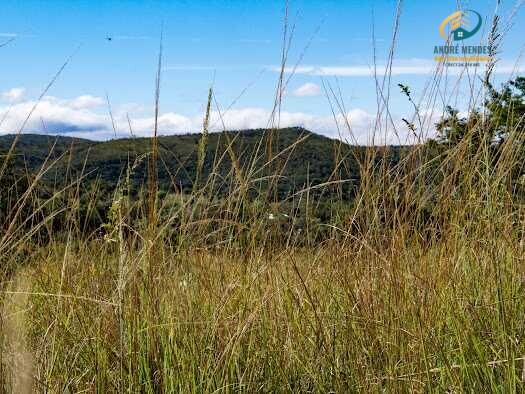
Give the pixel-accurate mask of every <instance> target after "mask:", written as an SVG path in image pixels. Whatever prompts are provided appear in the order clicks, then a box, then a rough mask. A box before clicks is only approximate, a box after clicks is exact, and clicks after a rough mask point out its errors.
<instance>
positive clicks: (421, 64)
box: [269, 59, 525, 77]
mask: <svg viewBox="0 0 525 394" xmlns="http://www.w3.org/2000/svg"><path fill="white" fill-rule="evenodd" d="M438 66H440V69H443V70H446V72H447V73H448V74H449V75H459V74H460V73H462V72H464V70H465V68H464V67H446V68H445V67H442V65H440V64H438V63H437V62H435V61H433V60H426V59H405V60H403V59H400V60H399V61H397V62H395V63H394V64H393V65H392V67H391V68H387V66H386V65H384V64H377V65H376V66H375V71H374V66H373V65H351V66H322V65H304V66H299V67H296V68H294V67H286V68H285V70H284V71H285V73H287V74H291V73H294V74H302V75H310V76H325V77H331V76H337V77H372V76H374V73H375V74H376V75H377V76H380V77H381V76H384V75H385V74H387V73H390V74H391V75H431V74H433V73H434V72H436V70H437V68H438ZM269 68H270V70H271V71H273V72H281V67H280V66H270V67H269ZM469 69H470V70H477V71H476V72H477V73H478V74H480V73H483V72H484V70H485V62H481V63H480V67H477V68H474V67H469ZM524 71H525V64H516V63H512V62H506V61H504V62H499V63H497V65H496V67H495V69H494V73H495V74H511V73H516V72H524Z"/></svg>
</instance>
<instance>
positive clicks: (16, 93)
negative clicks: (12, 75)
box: [0, 88, 26, 103]
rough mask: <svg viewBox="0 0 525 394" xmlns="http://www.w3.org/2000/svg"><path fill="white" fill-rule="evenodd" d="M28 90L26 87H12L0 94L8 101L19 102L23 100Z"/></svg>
mask: <svg viewBox="0 0 525 394" xmlns="http://www.w3.org/2000/svg"><path fill="white" fill-rule="evenodd" d="M25 92H26V90H25V89H24V88H12V89H9V90H7V91H5V92H2V93H1V94H0V97H1V98H2V100H4V101H7V102H8V103H17V102H20V101H22V99H23V98H24V95H25Z"/></svg>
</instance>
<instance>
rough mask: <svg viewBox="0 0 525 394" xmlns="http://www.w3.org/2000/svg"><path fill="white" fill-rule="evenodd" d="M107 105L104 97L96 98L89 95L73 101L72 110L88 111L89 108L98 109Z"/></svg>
mask: <svg viewBox="0 0 525 394" xmlns="http://www.w3.org/2000/svg"><path fill="white" fill-rule="evenodd" d="M104 104H106V101H105V100H104V99H103V98H102V97H95V96H91V95H89V94H87V95H84V96H78V97H77V98H75V99H73V100H71V103H70V105H71V108H75V109H87V108H96V107H100V106H102V105H104Z"/></svg>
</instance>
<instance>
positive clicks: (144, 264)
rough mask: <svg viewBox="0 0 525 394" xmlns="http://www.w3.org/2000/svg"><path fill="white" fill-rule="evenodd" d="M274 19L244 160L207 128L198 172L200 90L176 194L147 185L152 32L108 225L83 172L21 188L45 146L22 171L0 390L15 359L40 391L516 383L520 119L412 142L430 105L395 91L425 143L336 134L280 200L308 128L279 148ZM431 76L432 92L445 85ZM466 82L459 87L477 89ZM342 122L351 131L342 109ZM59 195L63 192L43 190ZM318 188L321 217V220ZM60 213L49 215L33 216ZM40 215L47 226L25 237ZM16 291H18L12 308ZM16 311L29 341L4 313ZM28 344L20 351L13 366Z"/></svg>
mask: <svg viewBox="0 0 525 394" xmlns="http://www.w3.org/2000/svg"><path fill="white" fill-rule="evenodd" d="M400 10H401V9H400V7H399V8H398V15H397V17H396V21H395V27H394V40H393V43H392V50H391V52H390V59H391V58H392V57H393V56H394V52H395V40H396V39H397V34H396V32H397V28H398V26H399V23H400V22H399V17H400ZM286 19H287V17H286ZM285 26H287V22H286V23H285ZM493 30H497V27H495V28H494V29H493ZM292 32H293V29H292ZM493 34H495V33H493ZM289 35H290V32H289V30H288V29H287V28H285V30H284V40H283V42H284V44H283V52H282V62H283V65H282V69H281V73H280V75H279V79H278V83H277V85H278V86H277V93H276V98H275V106H274V114H273V116H272V120H271V122H270V124H269V130H270V131H269V132H268V133H267V134H266V135H265V136H264V137H263V139H262V140H261V141H260V143H259V144H258V148H257V149H255V151H254V152H253V155H252V157H250V158H249V160H241V159H240V157H239V152H238V151H236V150H235V149H234V147H235V142H236V139H237V138H238V136H234V137H231V135H230V134H228V133H226V132H224V133H222V134H221V138H223V139H224V140H225V141H226V143H225V145H226V149H225V150H224V151H217V152H216V153H215V156H214V157H213V158H208V159H209V160H212V163H213V165H212V171H211V172H210V175H209V176H207V177H203V176H202V166H203V163H204V161H205V160H206V153H205V152H206V149H205V148H206V143H207V136H208V127H209V120H210V110H211V107H212V104H213V102H214V96H213V92H212V90H211V89H210V91H209V96H208V101H207V110H206V115H205V119H204V122H203V133H202V137H201V140H200V143H199V145H198V147H197V167H198V168H197V169H198V171H197V177H196V179H195V187H194V188H193V190H192V191H191V192H190V193H173V194H172V195H169V196H168V197H166V198H159V195H158V185H157V171H158V168H157V166H158V165H162V162H163V160H165V158H163V157H162V156H161V155H159V152H158V145H157V144H158V141H157V128H156V126H157V119H158V113H159V98H160V77H161V74H160V71H161V60H162V40H161V48H160V52H159V63H158V70H157V79H156V94H155V101H156V105H155V118H156V121H155V130H154V132H153V138H152V140H151V142H152V149H151V153H150V154H149V155H147V157H146V156H142V157H138V158H137V159H136V161H135V162H134V163H130V165H129V168H128V169H127V173H126V175H125V176H124V177H123V179H122V180H121V182H119V185H118V186H117V189H116V191H115V194H114V199H113V203H112V206H111V209H110V212H109V214H108V219H107V223H106V225H105V226H104V231H105V236H104V237H99V236H95V234H90V235H86V234H85V233H84V232H83V231H81V230H80V229H81V228H83V227H82V225H80V224H79V221H80V219H79V216H80V215H79V209H80V208H79V203H78V201H79V193H80V191H79V190H80V189H79V188H77V187H76V186H77V185H78V184H80V183H81V182H82V181H83V178H82V177H81V178H80V179H72V180H69V179H68V182H67V187H66V188H64V189H60V190H57V191H56V193H55V194H54V195H53V197H51V198H50V199H47V200H44V201H42V200H41V199H38V198H37V197H36V192H35V190H36V189H37V188H38V185H39V180H40V179H41V178H42V176H43V175H44V174H45V173H46V171H49V170H51V169H52V168H53V165H54V163H55V162H54V161H53V160H49V161H46V163H45V164H44V166H43V168H42V170H41V171H39V173H38V174H36V175H30V174H28V177H30V178H29V179H30V182H29V185H30V187H29V188H28V189H27V191H26V192H25V193H23V194H22V196H21V197H20V199H18V200H17V201H15V202H14V203H13V206H12V210H11V212H12V214H10V215H9V216H8V217H7V219H6V223H3V225H2V226H1V232H0V261H1V263H2V271H3V282H2V286H3V287H2V289H3V302H4V308H3V309H2V344H3V347H2V352H1V353H0V355H1V360H0V366H1V371H0V372H1V374H0V376H1V385H2V389H3V391H5V392H9V391H15V392H16V391H20V390H22V389H23V386H21V385H20V383H18V382H19V381H20V379H17V378H16V376H17V374H21V373H26V372H28V371H30V373H31V376H32V390H34V391H38V392H237V391H243V392H256V391H263V392H274V391H276V392H371V391H372V392H376V391H393V392H406V391H418V392H423V391H439V392H442V391H449V392H464V391H467V392H485V391H504V392H513V391H521V390H523V389H524V385H525V344H524V340H525V338H524V333H525V316H524V314H525V302H524V300H525V288H524V282H523V278H524V274H525V271H524V265H523V264H522V263H523V256H524V255H525V253H524V250H523V248H524V244H523V231H524V226H525V221H524V217H525V216H524V211H523V204H522V199H521V194H520V193H519V190H518V189H519V185H517V184H516V182H515V179H514V178H513V176H512V174H513V170H515V169H516V168H521V161H520V160H521V157H522V156H521V154H522V148H521V147H522V146H523V142H524V141H523V140H524V128H523V122H517V124H512V125H509V126H510V127H509V130H510V132H509V138H507V139H506V140H505V141H504V142H503V144H502V146H501V147H500V152H501V153H500V154H499V155H498V156H497V158H493V157H492V156H490V154H489V153H488V150H489V147H490V143H491V141H489V140H487V138H488V137H483V136H485V135H488V133H480V130H483V128H485V129H488V128H490V127H492V125H491V124H490V121H489V120H488V119H487V120H485V121H484V123H475V124H472V125H470V126H469V127H470V128H469V130H468V132H467V133H466V136H465V138H463V139H462V140H461V141H459V142H458V143H457V144H454V145H452V144H450V145H447V144H441V145H439V144H438V146H436V144H423V143H421V141H424V139H425V136H424V133H425V130H424V125H425V124H427V125H428V120H426V119H425V117H424V115H423V114H422V113H421V112H420V105H419V104H416V101H415V98H413V97H412V96H411V94H410V92H409V90H408V89H406V90H405V94H406V96H407V98H408V99H409V102H410V104H411V105H412V106H413V108H414V114H413V119H414V121H407V126H410V131H411V132H413V133H416V136H417V137H418V138H417V139H416V141H419V142H420V143H417V144H415V145H413V146H410V147H407V148H406V149H404V150H402V157H401V158H400V160H399V161H398V162H395V163H393V162H392V160H391V155H392V152H390V151H389V148H388V147H369V148H368V149H367V150H366V152H365V153H364V154H362V155H361V154H358V153H355V152H357V151H350V152H351V153H343V150H342V149H341V144H339V143H337V142H334V171H333V174H332V176H331V177H330V178H329V179H327V180H326V182H325V183H323V184H322V185H311V184H309V183H308V182H307V184H305V185H304V187H303V188H302V189H300V190H299V191H297V192H295V193H294V194H293V195H291V196H290V197H289V198H288V200H287V201H279V200H278V199H276V198H275V193H274V191H275V186H276V185H277V184H278V183H279V181H280V178H281V176H282V173H283V169H284V167H285V166H286V165H287V162H288V159H289V158H290V157H291V156H292V155H293V151H294V149H295V148H296V147H297V146H298V145H299V144H303V143H306V142H307V140H308V136H307V135H305V136H301V137H300V138H299V139H298V140H297V141H295V142H294V143H293V144H292V145H291V146H289V147H288V148H287V149H285V150H284V151H281V152H276V151H275V146H276V145H275V141H276V139H278V134H279V121H278V119H279V112H280V105H281V100H282V94H283V91H284V87H285V85H286V79H285V78H284V70H285V63H286V59H287V54H288V48H289V42H290V41H289V40H290V36H289ZM391 64H392V63H391V61H389V62H388V66H387V67H388V68H389V69H390V70H391ZM489 72H490V71H487V73H489ZM443 73H444V70H443V68H440V69H439V68H438V69H437V70H436V75H434V76H433V80H436V79H440V78H442V77H443V75H442V74H443ZM385 74H386V76H385V79H384V80H383V81H380V80H379V79H378V78H377V76H376V86H377V89H378V120H377V122H376V124H375V126H374V128H373V129H372V130H371V133H372V134H377V135H380V134H382V133H384V132H385V130H386V129H387V128H388V127H389V125H390V124H391V115H390V112H389V107H388V106H389V97H390V85H391V80H390V78H391V77H390V73H389V72H388V71H387V72H386V73H385ZM489 77H490V75H488V76H487V79H488V78H489ZM325 89H326V92H327V96H328V98H329V102H330V103H331V105H332V110H333V113H334V118H335V119H337V114H338V112H345V111H344V108H345V105H344V102H343V101H342V99H341V95H339V94H338V93H337V88H334V86H333V85H331V84H330V82H329V81H325ZM482 89H483V87H482ZM429 91H430V93H429V94H430V97H427V99H428V102H433V100H434V99H435V96H436V95H438V94H440V92H439V91H437V90H436V89H430V90H429ZM478 93H479V92H477V91H475V90H474V88H473V90H472V91H471V95H472V97H473V105H475V100H474V98H476V97H479V96H478ZM215 104H217V103H216V102H215ZM216 107H217V111H219V113H220V108H219V107H218V105H216ZM222 115H223V114H221V118H222ZM130 127H131V126H130ZM341 127H342V128H343V129H346V131H347V132H348V133H349V135H350V137H349V138H353V137H352V134H351V133H352V129H351V125H350V124H349V123H348V121H347V119H346V118H345V124H344V125H341ZM427 127H428V126H427ZM480 135H481V137H480ZM484 138H485V139H484ZM15 145H16V140H15V142H14V143H13V147H12V148H11V149H10V150H9V153H8V156H7V157H6V158H5V159H4V160H5V161H4V164H3V166H2V171H1V173H2V175H4V173H5V172H6V170H7V169H8V168H9V167H8V166H9V160H10V159H11V158H12V155H13V153H14V151H15ZM67 154H73V153H71V152H69V153H66V156H67ZM345 154H355V159H356V160H357V162H358V164H359V173H360V174H359V175H360V182H359V188H358V190H357V192H356V195H355V197H354V199H353V200H352V201H351V202H349V203H346V204H342V203H341V202H340V201H337V196H341V193H342V192H341V191H340V190H341V189H340V186H341V185H342V184H344V183H345V182H347V181H348V180H347V179H342V178H341V176H340V174H341V172H340V169H341V166H344V165H345V157H344V155H345ZM50 157H51V154H50ZM226 158H228V159H229V162H230V163H231V165H230V168H229V172H228V174H227V175H226V176H223V175H221V171H220V170H219V169H220V168H221V166H222V165H224V163H225V161H226ZM59 159H60V158H59ZM146 159H147V160H148V184H147V195H146V196H145V197H144V198H143V199H139V200H138V201H133V200H132V199H131V198H130V197H129V195H130V193H128V192H126V190H127V189H128V188H129V184H130V177H131V175H132V174H133V172H134V171H137V169H138V167H139V164H140V162H141V161H143V160H146ZM173 186H174V190H177V185H173ZM334 190H336V193H333V192H334ZM219 191H220V193H219ZM64 195H66V196H67V197H66V198H65V200H66V202H67V203H66V204H65V205H64V206H53V201H54V200H56V199H57V198H58V196H61V197H62V196H64ZM334 195H335V196H336V197H335V198H334V197H333V196H334ZM219 196H220V197H219ZM96 199H97V194H96V192H95V193H94V194H93V196H92V197H91V198H90V201H91V202H93V203H95V202H96ZM326 201H329V202H331V205H330V217H329V218H328V219H327V220H325V221H324V222H319V221H317V220H316V217H317V216H316V213H317V212H318V211H319V210H320V209H321V206H322V205H323V202H326ZM28 207H30V208H31V209H29V210H28V209H27V208H28ZM50 207H51V208H50ZM297 207H301V209H300V210H299V209H296V208H297ZM63 213H66V216H65V217H66V218H67V220H66V226H65V227H64V228H63V231H61V232H57V231H56V230H54V229H53V228H52V227H51V226H48V224H49V223H52V222H53V220H54V218H55V217H57V216H58V215H61V214H63ZM137 216H138V217H143V218H147V219H148V220H147V221H140V220H139V221H134V220H132V217H137ZM270 218H271V219H270ZM275 218H277V220H276V219H275ZM283 218H285V219H283ZM42 230H43V231H44V232H45V233H46V238H45V240H46V241H45V242H38V239H36V240H35V237H36V236H37V235H38V234H40V232H41V231H42ZM21 275H23V276H21ZM21 277H23V278H24V280H23V281H20V280H19V279H20V278H21ZM16 295H20V296H24V297H26V298H27V300H26V301H25V304H24V305H22V306H19V309H20V310H17V311H13V310H12V309H13V304H12V301H11V300H12V298H13V297H15V296H16ZM22 298H23V297H22ZM21 314H22V315H23V316H24V317H23V319H24V320H23V322H24V324H23V329H21V331H22V332H21V334H22V335H23V337H24V338H26V339H27V341H22V342H27V343H26V344H20V343H21V342H20V343H19V341H13V340H12V337H13V336H12V335H11V332H12V329H11V331H9V330H10V327H13V324H12V319H13V318H14V316H20V315H21ZM17 321H18V322H19V320H17ZM10 322H11V323H10ZM26 353H30V354H31V357H29V358H28V359H31V360H33V363H34V365H31V366H30V367H29V368H26V369H24V368H21V369H18V370H17V369H16V368H13V365H15V364H14V361H13V360H15V359H16V357H17V355H20V354H26ZM24 381H25V380H24Z"/></svg>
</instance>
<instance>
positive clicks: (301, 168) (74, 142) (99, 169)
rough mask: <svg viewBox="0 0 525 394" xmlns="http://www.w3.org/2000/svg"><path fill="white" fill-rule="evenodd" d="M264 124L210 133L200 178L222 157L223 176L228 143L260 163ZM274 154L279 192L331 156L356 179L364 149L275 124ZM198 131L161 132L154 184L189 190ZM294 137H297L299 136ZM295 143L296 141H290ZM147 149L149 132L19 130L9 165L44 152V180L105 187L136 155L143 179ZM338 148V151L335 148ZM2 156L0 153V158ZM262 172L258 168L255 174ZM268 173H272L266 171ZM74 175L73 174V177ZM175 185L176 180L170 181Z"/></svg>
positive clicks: (22, 164)
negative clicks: (101, 137)
mask: <svg viewBox="0 0 525 394" xmlns="http://www.w3.org/2000/svg"><path fill="white" fill-rule="evenodd" d="M266 133H267V130H264V129H254V130H242V131H229V132H223V133H210V134H209V135H208V141H207V145H206V155H205V160H204V166H203V173H202V178H203V179H205V178H207V177H208V176H209V175H210V173H211V172H212V171H213V169H214V161H215V160H216V159H217V158H218V157H222V162H221V164H220V165H219V166H218V167H216V170H217V171H218V172H219V174H220V176H223V177H224V176H226V174H227V173H228V172H229V171H230V170H231V168H232V163H231V158H230V155H229V154H228V153H227V151H228V145H229V144H230V143H231V148H232V149H231V152H233V153H234V155H235V157H236V160H238V162H239V165H240V166H241V167H242V168H244V169H245V171H248V165H249V164H250V163H251V162H252V160H253V157H254V155H256V154H257V157H258V160H257V166H260V167H262V166H263V164H264V163H265V160H266V157H265V155H264V149H265V142H264V139H265V135H266ZM274 135H275V137H274V145H273V148H272V149H273V155H274V156H275V155H276V154H278V153H279V152H283V151H285V153H283V154H282V155H280V156H279V157H278V158H277V159H275V160H274V161H273V162H272V166H266V167H268V168H275V167H279V168H281V167H282V168H283V169H282V172H281V173H280V174H279V182H278V192H279V195H280V196H281V197H284V196H286V194H288V193H289V192H290V191H291V190H295V189H297V188H302V187H304V185H305V184H306V183H308V184H310V185H313V184H319V183H322V182H326V181H327V180H329V179H330V176H331V175H332V174H333V173H334V169H335V161H336V160H335V157H336V154H338V156H339V157H340V158H341V157H344V158H345V159H344V160H343V163H342V164H341V165H340V166H339V167H338V170H337V171H338V172H339V175H338V176H339V177H340V178H344V179H354V180H355V181H356V182H358V180H359V168H358V164H357V162H356V160H355V159H354V154H361V153H362V152H364V150H365V148H364V147H359V146H350V145H348V144H345V143H343V142H340V141H337V140H332V139H330V138H328V137H325V136H321V135H318V134H315V133H312V132H310V131H308V130H306V129H303V128H285V129H279V130H277V131H275V133H274ZM14 138H15V136H13V135H6V136H1V137H0V155H5V153H6V152H7V151H8V150H9V147H10V145H11V143H12V142H13V139H14ZM200 138H201V134H185V135H172V136H162V137H159V138H158V145H159V163H158V172H159V176H158V179H159V187H160V188H161V189H165V190H169V189H171V188H174V187H176V188H177V189H179V190H181V191H187V190H190V189H191V188H192V187H193V182H194V180H195V175H196V166H197V147H198V143H199V140H200ZM297 141H301V142H298V143H297ZM294 144H295V145H294ZM150 150H151V139H150V138H127V139H115V140H109V141H91V140H87V139H82V138H75V137H67V136H52V135H38V134H22V135H20V137H19V140H18V143H17V146H16V149H15V155H16V156H15V157H14V158H13V162H12V163H11V164H10V167H11V168H12V169H18V171H21V169H25V168H26V167H27V169H28V170H29V171H30V172H36V171H37V170H38V169H39V168H40V166H42V164H43V163H44V161H45V160H46V158H48V157H49V159H50V160H57V159H58V162H57V163H56V165H55V167H54V169H53V170H51V171H49V172H48V173H47V174H46V176H45V181H46V182H51V181H53V182H57V179H58V181H60V180H61V179H64V177H65V176H66V174H67V176H69V177H70V178H71V179H74V177H75V176H80V175H83V176H85V179H86V181H93V180H95V179H97V180H98V181H100V182H102V184H103V185H105V187H107V188H108V190H111V188H113V187H114V186H116V184H117V182H118V179H119V177H120V176H121V175H122V174H123V173H125V171H126V168H128V165H130V164H133V163H134V162H135V160H137V158H139V159H138V160H139V161H140V163H138V165H137V166H136V169H135V170H134V172H133V181H134V183H136V184H140V183H143V182H144V180H145V178H146V176H147V170H146V168H147V165H146V162H147V158H144V156H145V155H146V154H147V153H148V152H149V151H150ZM336 152H338V153H336ZM0 161H1V159H0ZM261 175H263V173H260V172H259V173H258V176H261ZM266 175H271V174H266ZM72 177H73V178H72ZM175 185H176V186H175Z"/></svg>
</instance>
